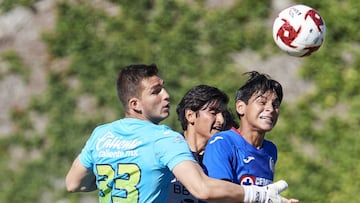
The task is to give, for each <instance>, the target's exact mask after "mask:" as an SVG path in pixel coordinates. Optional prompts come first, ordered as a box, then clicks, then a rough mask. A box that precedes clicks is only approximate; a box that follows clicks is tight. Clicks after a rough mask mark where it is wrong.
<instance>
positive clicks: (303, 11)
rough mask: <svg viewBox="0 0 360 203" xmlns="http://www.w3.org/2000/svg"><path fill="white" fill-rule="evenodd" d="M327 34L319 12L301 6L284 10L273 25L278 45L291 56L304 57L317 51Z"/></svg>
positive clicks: (274, 36)
mask: <svg viewBox="0 0 360 203" xmlns="http://www.w3.org/2000/svg"><path fill="white" fill-rule="evenodd" d="M325 34H326V26H325V21H324V19H323V18H322V17H321V16H320V14H319V12H317V11H316V10H315V9H313V8H311V7H309V6H306V5H301V4H298V5H295V6H291V7H289V8H286V9H284V10H282V11H281V12H280V13H279V15H278V16H277V17H276V19H275V21H274V24H273V38H274V41H275V43H276V45H277V46H278V47H279V48H280V49H281V50H283V51H284V52H286V53H287V54H289V55H290V56H296V57H304V56H309V55H310V54H312V53H313V52H315V51H317V50H318V49H319V48H320V47H321V45H322V44H323V42H324V38H325Z"/></svg>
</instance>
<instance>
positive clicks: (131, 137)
mask: <svg viewBox="0 0 360 203" xmlns="http://www.w3.org/2000/svg"><path fill="white" fill-rule="evenodd" d="M79 159H80V162H81V163H82V164H83V166H85V167H86V168H88V169H91V170H93V171H94V174H95V175H96V184H97V186H98V189H99V201H100V202H101V203H105V202H106V203H108V202H110V203H111V202H114V203H115V202H122V203H125V202H131V203H136V202H140V203H149V202H154V203H157V202H165V200H166V196H167V192H168V187H169V184H170V181H171V180H172V179H173V178H174V176H173V174H172V173H171V171H172V170H173V168H174V167H175V166H176V165H177V164H179V163H180V162H182V161H184V160H191V161H195V160H194V158H193V155H192V154H191V152H190V150H189V147H188V145H187V143H186V141H185V139H184V138H183V136H182V135H181V134H179V133H177V132H175V131H173V130H172V129H170V128H169V127H168V126H165V125H156V124H153V123H151V122H148V121H144V120H139V119H134V118H125V119H121V120H118V121H114V122H112V123H108V124H104V125H101V126H98V127H97V128H96V129H95V130H94V131H93V133H92V135H91V137H90V139H89V140H88V141H87V143H86V145H85V147H84V148H83V150H82V152H81V153H80V155H79Z"/></svg>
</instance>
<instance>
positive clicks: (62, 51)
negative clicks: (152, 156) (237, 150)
mask: <svg viewBox="0 0 360 203" xmlns="http://www.w3.org/2000/svg"><path fill="white" fill-rule="evenodd" d="M36 2H37V1H31V0H27V1H26V0H15V1H6V0H4V1H1V4H0V6H1V8H2V10H3V12H6V11H7V10H9V9H12V8H14V7H15V6H18V5H22V6H28V7H31V6H32V5H33V4H35V3H36ZM70 2H71V1H59V2H58V7H57V12H58V14H57V15H58V16H57V24H56V27H55V30H54V31H53V32H51V33H44V35H43V40H44V41H45V42H46V44H47V46H48V49H49V50H50V54H51V56H52V57H53V59H54V60H57V59H64V60H69V61H70V65H69V66H68V67H65V68H62V69H61V70H55V69H49V74H48V88H47V89H46V92H44V93H43V94H42V96H40V97H36V98H33V99H32V101H31V102H30V104H29V105H28V108H27V110H26V111H17V110H16V109H14V110H13V111H12V119H13V122H14V123H15V125H16V127H17V131H16V132H15V133H13V134H11V135H8V136H5V137H1V138H0V156H1V159H0V163H1V165H0V166H1V171H2V172H1V173H0V179H1V180H2V181H1V183H0V191H1V195H0V202H60V201H61V202H62V201H65V202H79V201H80V199H81V197H83V196H93V197H94V198H96V192H94V193H88V194H68V193H67V192H66V191H65V188H64V183H63V181H64V177H65V174H66V172H67V170H68V169H69V167H70V165H71V162H72V160H73V159H74V158H75V156H76V155H77V154H78V153H79V152H80V150H81V148H82V146H83V145H84V143H85V141H86V139H87V138H88V136H89V134H90V133H91V131H92V129H93V128H94V127H95V126H96V125H98V124H101V123H104V122H108V121H112V120H114V119H117V118H119V117H121V116H122V115H123V110H122V109H121V106H120V103H119V102H118V99H117V97H116V92H115V78H116V75H117V72H118V70H119V68H120V67H123V66H125V65H128V64H131V63H146V64H149V63H156V64H157V65H158V66H159V68H160V71H161V75H162V77H163V78H164V79H165V81H166V87H167V89H168V91H169V92H170V94H171V96H172V105H173V110H174V109H175V108H174V107H175V105H176V104H177V102H178V101H179V100H180V98H181V96H182V95H183V94H184V93H185V92H186V91H187V90H188V89H189V88H190V87H192V86H194V85H197V84H200V83H205V84H209V85H215V86H218V87H219V88H220V89H222V90H224V91H225V92H227V93H228V94H229V96H230V98H232V97H233V94H234V92H235V90H236V89H237V88H238V87H239V86H240V84H241V83H242V82H243V81H242V80H243V79H245V78H244V77H243V76H242V73H243V72H244V70H239V69H238V68H236V67H235V65H234V64H233V61H232V59H231V58H230V54H231V53H234V52H240V51H242V50H244V49H251V50H254V51H256V52H258V53H259V54H260V55H261V57H263V58H268V57H273V56H275V55H277V54H283V53H281V52H280V51H279V49H278V48H277V47H275V45H274V43H273V40H272V36H271V30H269V26H267V25H266V23H265V22H266V21H267V20H268V19H269V16H270V12H271V10H270V1H267V0H260V1H253V0H239V1H236V2H237V3H235V4H234V5H232V6H231V7H230V8H227V9H211V8H206V7H205V6H204V5H205V1H201V0H195V1H180V0H177V1H165V0H154V1H146V0H136V1H120V0H112V1H110V2H112V3H113V4H115V5H117V6H119V8H120V12H119V14H118V15H115V16H110V15H108V14H107V13H106V12H105V11H104V10H102V9H99V8H96V7H94V5H92V4H90V3H88V2H87V1H81V3H76V4H75V3H70ZM298 2H299V3H303V4H307V5H309V6H312V7H314V8H316V9H317V10H318V11H319V12H320V13H321V14H322V16H323V18H324V19H325V22H326V25H327V36H326V40H325V43H324V45H323V47H322V48H321V49H320V51H318V52H317V53H316V54H314V55H312V56H311V57H307V58H304V59H302V60H303V67H301V71H300V73H299V74H300V75H301V76H302V77H303V78H304V79H307V80H309V81H312V82H314V83H315V84H316V90H315V91H314V92H312V93H311V94H309V95H305V96H304V97H302V98H301V99H299V100H298V101H296V103H294V104H286V103H285V104H283V106H282V114H281V120H280V122H279V124H278V126H277V127H276V128H275V129H274V130H273V131H272V132H271V133H270V134H269V135H268V138H269V139H271V140H273V141H274V142H275V143H277V145H278V149H279V160H278V164H277V168H276V170H277V172H276V179H286V180H287V182H288V183H289V186H290V188H289V189H288V191H286V192H285V194H284V195H286V196H289V197H290V196H291V197H296V198H298V199H300V200H301V202H311V203H317V202H318V203H322V202H329V203H338V202H347V203H355V202H358V200H357V199H358V198H356V196H355V195H357V194H359V193H360V164H359V158H358V155H359V154H360V136H359V135H360V133H359V132H360V110H359V109H360V90H359V89H360V82H359V79H360V46H359V45H360V44H359V42H360V32H359V30H360V24H359V22H360V15H359V14H358V11H359V9H360V1H358V0H326V1H325V0H321V1H310V0H307V1H301V2H300V1H298ZM346 56H351V57H350V59H349V57H346ZM1 57H2V60H4V61H6V62H8V63H10V64H11V67H12V69H11V70H12V71H13V72H14V73H17V74H21V75H23V76H24V80H26V78H27V74H28V72H27V71H26V70H27V69H26V67H25V65H24V64H23V63H22V62H21V60H20V58H19V57H18V55H17V54H16V53H14V52H8V53H6V54H4V55H3V56H1ZM269 74H270V75H271V73H269ZM74 78H75V79H76V80H78V81H79V83H80V85H79V86H78V87H73V86H71V85H70V80H71V79H74ZM83 95H88V96H89V95H90V96H91V97H93V98H94V99H95V101H96V102H95V103H96V108H94V109H91V112H90V113H88V114H82V113H79V110H78V108H77V105H78V99H79V97H80V96H83ZM230 106H231V103H230ZM339 109H340V110H339ZM31 114H37V115H40V116H45V117H47V118H48V119H49V125H48V127H47V129H46V132H45V133H43V134H41V133H38V132H36V131H35V130H34V126H33V122H32V120H31ZM164 123H165V124H168V125H170V126H172V127H173V128H174V129H176V130H180V125H179V123H178V121H177V118H176V114H175V113H174V112H173V113H172V115H171V117H170V118H169V119H167V120H166V121H165V122H164ZM272 135H276V136H272ZM12 147H22V148H24V149H25V150H26V151H29V152H30V151H31V150H33V149H39V150H41V152H42V156H41V158H39V159H37V160H36V161H30V162H25V163H23V164H22V165H21V167H20V168H19V169H18V170H11V169H9V168H8V167H7V163H9V162H10V161H11V160H9V158H7V157H9V153H11V150H10V149H11V148H12ZM49 194H50V195H49ZM44 199H45V200H44Z"/></svg>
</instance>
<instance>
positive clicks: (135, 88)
mask: <svg viewBox="0 0 360 203" xmlns="http://www.w3.org/2000/svg"><path fill="white" fill-rule="evenodd" d="M158 72H159V71H158V68H157V66H156V65H155V64H151V65H144V64H133V65H129V66H126V67H124V68H123V69H121V70H120V72H119V75H118V78H117V80H116V88H117V94H118V97H119V99H120V101H121V103H122V104H123V107H124V109H127V107H128V106H127V105H128V100H129V99H130V98H131V97H139V96H140V93H141V91H142V87H141V81H142V80H143V79H145V78H149V77H152V76H155V75H158Z"/></svg>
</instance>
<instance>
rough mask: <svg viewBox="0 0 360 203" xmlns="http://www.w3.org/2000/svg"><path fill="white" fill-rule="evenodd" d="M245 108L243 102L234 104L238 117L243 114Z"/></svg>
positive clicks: (239, 101) (238, 101)
mask: <svg viewBox="0 0 360 203" xmlns="http://www.w3.org/2000/svg"><path fill="white" fill-rule="evenodd" d="M245 107H246V104H245V102H243V101H241V100H237V101H236V103H235V108H236V112H237V113H238V114H239V115H240V116H243V115H244V114H245Z"/></svg>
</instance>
